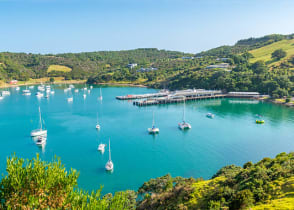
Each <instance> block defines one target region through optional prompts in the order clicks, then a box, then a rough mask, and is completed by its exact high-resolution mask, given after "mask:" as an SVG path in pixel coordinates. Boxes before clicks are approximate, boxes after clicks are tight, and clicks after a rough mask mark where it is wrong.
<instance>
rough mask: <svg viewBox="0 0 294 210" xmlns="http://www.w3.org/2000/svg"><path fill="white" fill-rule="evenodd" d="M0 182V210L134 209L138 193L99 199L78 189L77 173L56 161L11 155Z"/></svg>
mask: <svg viewBox="0 0 294 210" xmlns="http://www.w3.org/2000/svg"><path fill="white" fill-rule="evenodd" d="M6 171H7V175H6V176H5V177H4V178H3V179H2V180H1V182H0V209H135V205H136V198H137V194H136V193H135V192H134V191H131V190H127V191H124V192H116V193H115V194H114V196H112V194H107V195H105V196H103V197H101V191H102V188H100V189H99V190H97V191H93V192H92V193H88V192H86V191H83V190H79V189H77V188H76V187H77V178H78V176H79V173H78V172H77V171H75V170H72V169H71V170H70V171H66V170H65V167H64V166H63V165H62V164H61V162H60V160H59V159H57V160H56V159H55V160H53V162H51V163H47V162H44V161H41V160H40V158H39V155H37V157H36V158H33V159H32V160H24V159H22V158H17V157H16V156H13V157H11V158H8V159H7V168H6Z"/></svg>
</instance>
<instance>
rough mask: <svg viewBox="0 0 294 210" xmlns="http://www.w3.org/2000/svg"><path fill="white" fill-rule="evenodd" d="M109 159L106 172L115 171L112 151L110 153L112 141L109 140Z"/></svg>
mask: <svg viewBox="0 0 294 210" xmlns="http://www.w3.org/2000/svg"><path fill="white" fill-rule="evenodd" d="M108 149H109V159H108V161H107V163H106V165H105V169H106V171H110V172H111V171H113V162H112V160H111V151H110V139H109V148H108Z"/></svg>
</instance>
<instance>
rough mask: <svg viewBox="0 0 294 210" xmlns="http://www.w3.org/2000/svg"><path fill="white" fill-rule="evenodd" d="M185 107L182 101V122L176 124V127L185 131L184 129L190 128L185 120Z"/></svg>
mask: <svg viewBox="0 0 294 210" xmlns="http://www.w3.org/2000/svg"><path fill="white" fill-rule="evenodd" d="M185 107H186V104H185V100H184V110H183V122H181V123H178V126H179V128H180V129H181V130H186V129H191V128H192V126H191V125H190V124H189V123H187V122H186V120H185Z"/></svg>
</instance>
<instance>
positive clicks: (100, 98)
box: [99, 88, 103, 101]
mask: <svg viewBox="0 0 294 210" xmlns="http://www.w3.org/2000/svg"><path fill="white" fill-rule="evenodd" d="M99 100H100V101H102V100H103V97H102V91H101V88H100V96H99Z"/></svg>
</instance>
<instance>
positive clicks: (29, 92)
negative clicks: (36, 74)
mask: <svg viewBox="0 0 294 210" xmlns="http://www.w3.org/2000/svg"><path fill="white" fill-rule="evenodd" d="M22 94H23V95H25V96H30V95H31V91H30V90H28V86H26V89H25V90H23V91H22Z"/></svg>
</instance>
